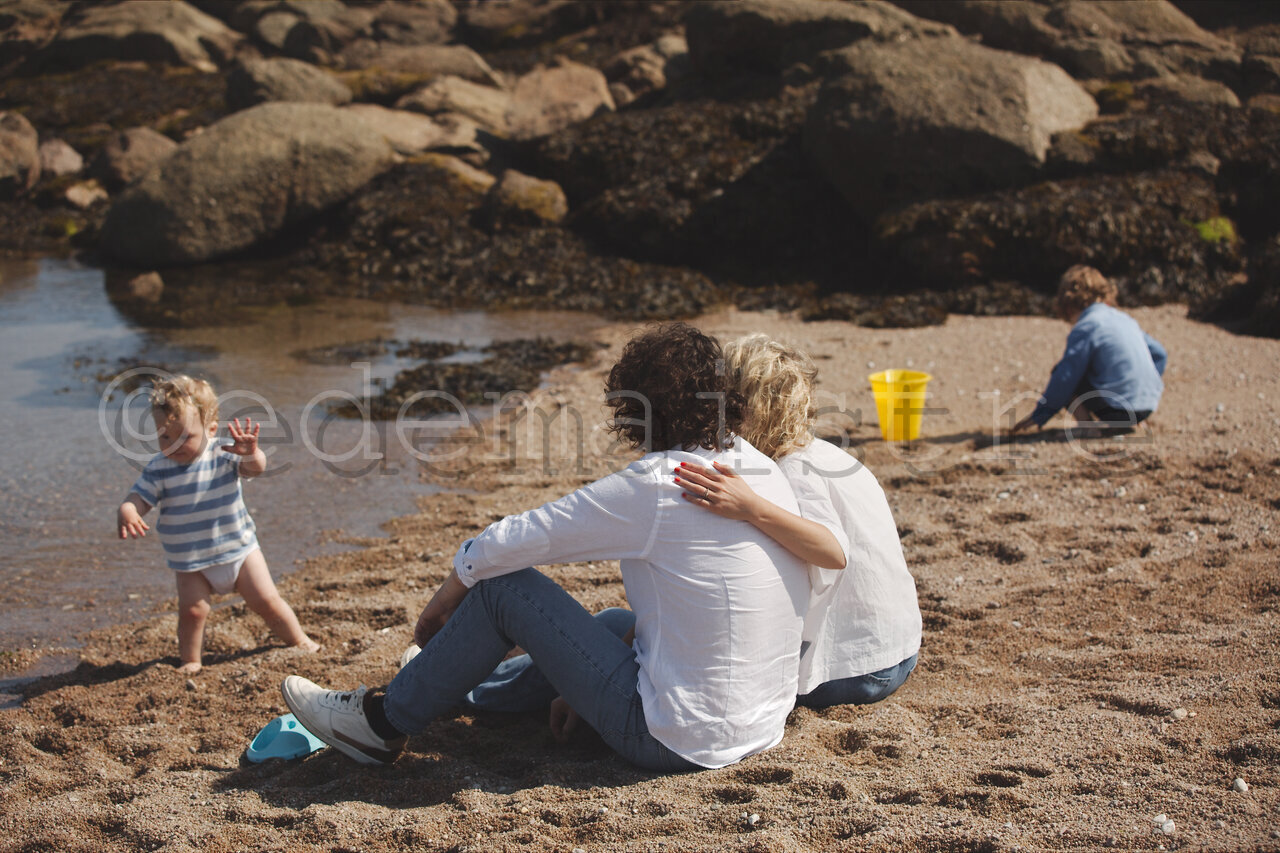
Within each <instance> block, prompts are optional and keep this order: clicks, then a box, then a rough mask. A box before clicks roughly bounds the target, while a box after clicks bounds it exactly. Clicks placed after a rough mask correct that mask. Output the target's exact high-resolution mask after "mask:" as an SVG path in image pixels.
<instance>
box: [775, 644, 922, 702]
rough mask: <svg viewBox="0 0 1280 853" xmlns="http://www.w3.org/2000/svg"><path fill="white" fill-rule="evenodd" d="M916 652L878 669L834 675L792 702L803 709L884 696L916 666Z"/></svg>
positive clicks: (866, 700) (871, 700) (869, 700)
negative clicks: (846, 675)
mask: <svg viewBox="0 0 1280 853" xmlns="http://www.w3.org/2000/svg"><path fill="white" fill-rule="evenodd" d="M916 657H917V656H916V655H912V656H911V657H909V658H907V659H906V660H904V661H903V662H902V663H897V664H894V665H893V666H890V667H886V668H885V669H882V670H880V671H879V672H869V673H867V674H866V675H855V676H853V677H852V678H837V679H836V680H834V681H828V682H826V683H824V684H819V685H818V686H817V687H815V688H814V689H813V690H812V691H810V692H809V693H806V694H804V695H803V696H797V697H796V704H797V705H803V706H804V707H806V708H826V707H829V706H831V705H870V704H871V703H872V702H879V701H880V700H881V699H884V698H886V697H888V696H889V695H890V694H891V693H893V691H895V690H897V689H898V688H899V687H901V686H902V684H903V682H905V681H906V680H907V676H908V675H910V674H911V671H912V670H913V669H915V668H916Z"/></svg>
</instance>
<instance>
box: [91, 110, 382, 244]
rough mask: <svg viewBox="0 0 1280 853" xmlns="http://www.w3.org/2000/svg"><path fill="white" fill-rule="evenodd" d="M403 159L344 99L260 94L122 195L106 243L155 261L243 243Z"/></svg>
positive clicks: (255, 240) (299, 216) (304, 214)
mask: <svg viewBox="0 0 1280 853" xmlns="http://www.w3.org/2000/svg"><path fill="white" fill-rule="evenodd" d="M394 159H395V155H394V153H393V152H392V150H391V147H390V145H388V144H387V141H386V140H385V139H384V138H383V137H382V134H380V133H378V132H377V131H376V130H374V129H373V128H371V127H369V125H368V124H366V123H365V122H364V121H362V120H361V119H359V118H358V117H356V116H354V115H349V114H347V113H344V112H343V111H342V110H340V109H338V108H336V107H331V106H326V105H321V104H293V103H268V104H261V105H259V106H256V107H252V108H251V109H248V110H245V111H243V112H239V113H236V114H234V115H232V116H229V117H228V118H225V119H223V120H222V121H220V122H217V123H216V124H214V125H212V126H211V127H209V128H208V129H206V130H205V131H204V132H203V133H200V134H198V135H196V136H194V137H192V138H191V139H189V140H187V141H186V142H184V143H183V144H182V145H181V146H180V147H179V148H178V150H177V151H175V152H174V153H173V154H172V155H171V156H170V157H168V158H167V159H166V160H165V161H164V162H163V163H162V164H160V165H159V166H158V167H157V168H154V169H152V170H151V171H149V172H148V173H147V174H146V175H144V176H143V177H142V178H141V179H139V180H138V181H137V182H135V183H134V184H133V185H131V186H130V187H129V189H128V190H126V191H125V192H124V193H122V194H121V195H120V196H118V197H117V198H116V200H115V202H114V203H113V204H112V206H111V209H110V210H109V211H108V214H107V218H106V221H105V222H104V224H103V228H102V244H103V249H104V250H105V251H106V252H108V253H109V254H111V255H113V256H114V257H116V258H118V259H120V260H122V261H125V262H127V263H131V264H135V265H138V266H146V267H160V266H169V265H179V264H190V263H197V262H200V261H206V260H210V259H212V258H216V257H219V256H222V255H228V254H232V253H235V252H239V251H242V250H244V249H247V248H249V247H250V246H253V245H255V244H257V243H260V242H261V241H263V240H266V239H268V238H270V237H272V236H273V235H275V234H277V233H279V232H280V231H281V230H283V229H285V228H287V227H288V226H290V225H292V224H294V223H297V222H299V221H302V220H305V219H307V218H309V217H312V216H314V215H315V214H317V213H319V212H320V211H322V210H325V209H326V208H328V207H330V206H331V205H333V204H336V203H337V202H340V201H342V200H343V199H345V198H347V197H348V196H349V195H351V194H352V193H353V192H355V191H356V190H358V189H359V188H360V187H362V186H363V185H364V184H365V183H367V182H368V181H369V180H370V179H371V178H373V177H374V176H376V175H377V174H379V173H380V172H382V171H384V170H385V169H387V168H388V167H390V166H391V165H392V163H393V162H394Z"/></svg>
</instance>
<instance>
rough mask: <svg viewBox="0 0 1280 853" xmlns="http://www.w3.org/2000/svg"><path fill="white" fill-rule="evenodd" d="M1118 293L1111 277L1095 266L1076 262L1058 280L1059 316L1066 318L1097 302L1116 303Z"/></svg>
mask: <svg viewBox="0 0 1280 853" xmlns="http://www.w3.org/2000/svg"><path fill="white" fill-rule="evenodd" d="M1116 295H1117V291H1116V286H1115V284H1114V283H1113V282H1112V281H1111V279H1109V278H1107V277H1106V276H1105V275H1103V274H1102V273H1101V272H1099V271H1098V270H1096V269H1094V268H1093V267H1090V266H1085V265H1084V264H1076V265H1075V266H1074V267H1072V268H1071V269H1069V270H1067V271H1066V272H1064V273H1063V274H1062V278H1061V279H1060V280H1059V281H1058V316H1059V317H1062V318H1064V319H1066V318H1068V317H1071V316H1072V315H1074V314H1077V313H1079V312H1081V311H1083V310H1084V309H1086V308H1088V307H1089V306H1090V305H1092V304H1094V303H1095V302H1107V303H1114V302H1115V301H1116Z"/></svg>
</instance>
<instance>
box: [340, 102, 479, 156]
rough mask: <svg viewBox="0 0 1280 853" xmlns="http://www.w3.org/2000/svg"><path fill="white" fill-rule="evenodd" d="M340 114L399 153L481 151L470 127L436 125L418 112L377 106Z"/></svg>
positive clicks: (351, 107) (355, 107)
mask: <svg viewBox="0 0 1280 853" xmlns="http://www.w3.org/2000/svg"><path fill="white" fill-rule="evenodd" d="M343 111H344V112H347V113H350V114H352V115H355V116H358V117H359V118H360V120H361V121H363V122H365V123H366V124H368V125H369V126H370V127H372V128H373V129H375V130H376V131H378V133H381V134H382V135H383V137H385V138H386V140H387V142H389V143H391V147H392V148H394V149H395V150H396V151H397V152H399V153H401V154H417V153H418V152H420V151H429V150H440V149H445V150H450V151H459V152H466V153H468V154H479V153H481V152H482V151H483V150H484V149H483V148H481V147H480V145H479V144H478V143H477V142H476V134H475V125H474V124H469V123H465V122H463V123H437V122H435V121H433V120H431V119H430V118H428V117H427V116H424V115H422V114H421V113H414V112H409V111H408V110H392V109H388V108H387V107H380V106H378V105H377V104H349V105H347V106H346V107H344V108H343ZM468 126H469V128H470V133H468V132H467V128H468Z"/></svg>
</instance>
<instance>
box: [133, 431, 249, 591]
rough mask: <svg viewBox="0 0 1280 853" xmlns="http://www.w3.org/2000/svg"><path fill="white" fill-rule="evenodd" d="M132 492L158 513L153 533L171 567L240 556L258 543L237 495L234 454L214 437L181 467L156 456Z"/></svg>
mask: <svg viewBox="0 0 1280 853" xmlns="http://www.w3.org/2000/svg"><path fill="white" fill-rule="evenodd" d="M132 491H133V493H134V494H136V495H138V497H140V498H142V499H143V500H144V501H146V502H147V503H148V504H150V505H151V506H153V507H156V508H157V509H158V510H159V511H160V517H159V519H157V521H156V532H157V533H158V534H160V544H161V545H163V546H164V555H165V558H166V559H167V560H168V561H169V568H171V569H173V570H175V571H179V572H194V571H198V570H200V569H207V568H209V567H210V566H217V565H220V564H222V563H230V562H234V561H236V560H241V559H243V558H244V557H246V556H248V555H249V553H250V552H252V551H253V549H254V548H257V547H258V540H257V538H256V537H255V536H254V524H253V519H252V518H250V517H249V511H248V510H247V509H246V508H245V505H244V498H243V497H242V496H241V493H240V457H239V456H236V455H234V454H231V453H227V452H225V451H223V450H221V449H220V448H219V447H218V443H217V441H210V442H209V446H208V447H206V448H205V452H204V453H203V454H202V455H201V456H200V457H199V458H198V459H195V460H193V461H192V462H190V463H189V464H186V465H183V464H181V463H179V462H174V461H173V460H172V459H170V458H169V457H167V456H165V455H164V454H163V453H161V454H157V455H156V456H155V457H154V458H153V459H152V460H151V461H150V462H148V463H147V467H146V468H144V469H142V474H141V475H140V476H139V477H138V482H136V483H134V484H133V489H132Z"/></svg>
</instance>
